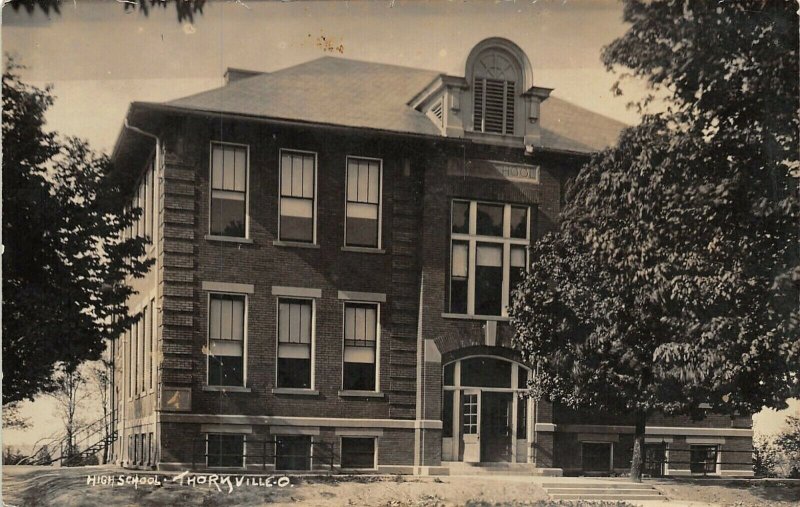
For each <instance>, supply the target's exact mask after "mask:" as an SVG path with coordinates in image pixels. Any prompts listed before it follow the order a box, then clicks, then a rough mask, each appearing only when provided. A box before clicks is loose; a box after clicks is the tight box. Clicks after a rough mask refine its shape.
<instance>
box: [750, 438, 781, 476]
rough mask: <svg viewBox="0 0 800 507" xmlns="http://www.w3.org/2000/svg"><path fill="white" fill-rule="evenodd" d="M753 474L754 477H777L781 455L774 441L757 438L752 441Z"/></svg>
mask: <svg viewBox="0 0 800 507" xmlns="http://www.w3.org/2000/svg"><path fill="white" fill-rule="evenodd" d="M753 451H754V452H753V473H754V474H755V476H756V477H777V476H778V473H779V468H780V464H781V455H780V451H779V450H778V447H777V446H776V445H775V441H774V439H771V438H767V437H757V438H754V439H753Z"/></svg>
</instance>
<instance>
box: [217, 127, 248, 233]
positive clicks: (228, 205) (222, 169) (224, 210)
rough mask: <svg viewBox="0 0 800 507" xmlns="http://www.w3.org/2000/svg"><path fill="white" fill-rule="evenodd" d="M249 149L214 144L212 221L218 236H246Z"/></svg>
mask: <svg viewBox="0 0 800 507" xmlns="http://www.w3.org/2000/svg"><path fill="white" fill-rule="evenodd" d="M247 158H248V148H247V147H246V146H237V145H232V144H222V143H211V220H210V222H211V223H210V233H211V234H213V235H215V236H231V237H237V238H244V237H246V235H247V164H248V160H247Z"/></svg>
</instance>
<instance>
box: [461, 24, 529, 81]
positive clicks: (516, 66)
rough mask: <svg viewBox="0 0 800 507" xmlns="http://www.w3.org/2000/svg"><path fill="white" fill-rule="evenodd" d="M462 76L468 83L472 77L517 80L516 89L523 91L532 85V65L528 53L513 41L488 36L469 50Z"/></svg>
mask: <svg viewBox="0 0 800 507" xmlns="http://www.w3.org/2000/svg"><path fill="white" fill-rule="evenodd" d="M511 72H513V76H512V74H511ZM464 77H465V78H466V79H467V81H468V82H470V83H471V82H472V80H473V79H474V77H488V78H494V79H505V80H509V81H512V80H513V81H518V90H520V91H522V92H524V91H527V90H528V89H530V88H531V87H532V86H533V67H532V66H531V61H530V60H529V59H528V55H526V54H525V52H524V51H523V50H522V48H520V47H519V46H517V45H516V44H515V43H513V42H511V41H510V40H508V39H504V38H502V37H490V38H488V39H484V40H482V41H481V42H479V43H478V44H476V45H475V47H474V48H472V51H470V53H469V56H467V63H466V66H465V68H464Z"/></svg>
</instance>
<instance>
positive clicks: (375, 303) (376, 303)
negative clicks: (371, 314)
mask: <svg viewBox="0 0 800 507" xmlns="http://www.w3.org/2000/svg"><path fill="white" fill-rule="evenodd" d="M342 303H343V304H342V362H341V365H342V378H341V381H340V384H339V385H340V386H341V389H342V391H356V392H363V393H379V392H381V303H380V302H379V301H364V300H359V299H348V300H346V301H342ZM347 305H370V306H375V389H372V390H370V389H364V390H362V389H357V390H352V389H346V388H345V387H344V378H345V372H344V357H345V347H347V343H346V336H347V335H346V332H347Z"/></svg>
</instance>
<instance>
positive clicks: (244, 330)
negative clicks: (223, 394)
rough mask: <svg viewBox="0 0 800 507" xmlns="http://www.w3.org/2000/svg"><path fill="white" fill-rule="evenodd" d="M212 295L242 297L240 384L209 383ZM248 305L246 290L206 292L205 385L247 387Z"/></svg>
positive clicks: (248, 298) (248, 299)
mask: <svg viewBox="0 0 800 507" xmlns="http://www.w3.org/2000/svg"><path fill="white" fill-rule="evenodd" d="M214 295H221V296H237V297H243V298H244V317H243V318H244V323H243V326H242V385H241V386H235V385H231V386H225V385H217V384H210V383H209V379H210V376H211V326H210V325H209V323H210V322H211V297H212V296H214ZM249 306H250V297H249V294H248V293H246V292H232V291H219V290H210V291H207V292H206V353H205V356H206V378H205V385H206V386H207V387H219V388H222V389H224V388H233V389H235V388H237V387H247V353H248V350H247V349H248V341H249V340H248V339H247V335H248V326H247V320H248V316H249V311H248V307H249Z"/></svg>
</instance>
